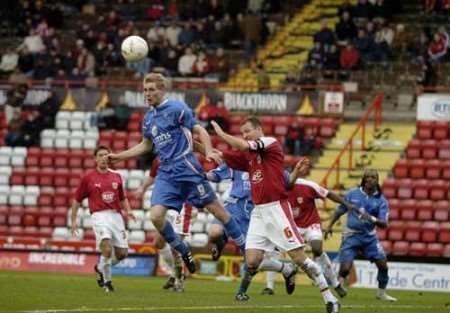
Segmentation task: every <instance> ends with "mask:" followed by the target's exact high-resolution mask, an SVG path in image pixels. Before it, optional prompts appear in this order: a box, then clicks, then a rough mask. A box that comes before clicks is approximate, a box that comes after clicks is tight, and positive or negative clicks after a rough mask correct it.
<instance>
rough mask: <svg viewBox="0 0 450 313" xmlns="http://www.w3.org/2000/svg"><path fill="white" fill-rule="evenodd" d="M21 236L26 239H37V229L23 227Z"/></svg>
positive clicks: (34, 227)
mask: <svg viewBox="0 0 450 313" xmlns="http://www.w3.org/2000/svg"><path fill="white" fill-rule="evenodd" d="M23 234H24V236H26V237H32V238H36V237H39V228H37V227H36V226H25V227H24V228H23Z"/></svg>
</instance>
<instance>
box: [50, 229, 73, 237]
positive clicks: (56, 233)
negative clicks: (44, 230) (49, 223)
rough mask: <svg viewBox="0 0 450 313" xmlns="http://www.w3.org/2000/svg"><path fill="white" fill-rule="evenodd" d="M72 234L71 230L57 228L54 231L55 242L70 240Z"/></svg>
mask: <svg viewBox="0 0 450 313" xmlns="http://www.w3.org/2000/svg"><path fill="white" fill-rule="evenodd" d="M70 237H71V234H70V232H69V229H68V228H66V227H55V228H54V229H53V234H52V239H53V240H68V239H70Z"/></svg>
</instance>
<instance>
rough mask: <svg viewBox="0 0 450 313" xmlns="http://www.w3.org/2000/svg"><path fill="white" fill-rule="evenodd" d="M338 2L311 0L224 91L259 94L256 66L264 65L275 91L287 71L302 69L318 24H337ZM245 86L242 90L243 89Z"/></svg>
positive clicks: (229, 82) (335, 0)
mask: <svg viewBox="0 0 450 313" xmlns="http://www.w3.org/2000/svg"><path fill="white" fill-rule="evenodd" d="M341 3H342V1H341V0H313V1H311V2H310V3H309V4H307V5H305V6H304V7H303V8H302V9H301V10H300V11H299V12H298V13H297V14H296V15H294V17H293V18H292V19H291V20H290V21H289V22H288V23H287V24H286V25H285V26H284V27H283V28H282V29H281V30H280V31H278V32H277V33H276V34H275V35H274V36H273V37H272V38H271V39H270V40H269V41H268V43H267V44H266V45H265V46H264V47H262V48H260V49H259V50H258V52H257V54H256V57H255V60H254V61H253V62H251V63H250V64H249V65H248V66H247V67H243V68H241V69H240V70H239V71H238V72H237V73H236V75H235V76H233V77H231V78H230V80H229V81H228V83H227V84H226V86H225V87H224V88H223V90H224V91H236V90H240V91H258V85H257V79H256V76H257V75H256V72H255V71H254V69H255V68H256V65H257V64H263V65H264V68H265V70H266V71H267V73H268V74H269V76H270V81H271V83H270V84H271V89H278V88H279V87H280V86H281V84H282V81H283V80H284V79H285V77H286V74H287V73H288V72H289V71H292V70H295V69H297V68H299V66H300V67H301V66H302V65H303V64H304V63H305V62H306V60H307V58H308V51H309V50H310V49H311V48H312V47H313V35H314V34H315V33H316V32H317V31H319V29H320V23H319V20H320V18H322V17H328V23H329V26H330V27H334V25H335V24H336V23H337V22H338V17H337V8H338V6H339V5H340V4H341ZM243 86H244V87H243Z"/></svg>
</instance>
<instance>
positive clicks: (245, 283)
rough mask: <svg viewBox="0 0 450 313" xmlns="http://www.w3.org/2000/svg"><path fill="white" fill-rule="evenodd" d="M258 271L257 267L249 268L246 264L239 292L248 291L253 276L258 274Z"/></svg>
mask: <svg viewBox="0 0 450 313" xmlns="http://www.w3.org/2000/svg"><path fill="white" fill-rule="evenodd" d="M257 272H258V271H257V270H255V269H249V268H248V267H247V264H245V265H244V275H242V279H241V284H240V285H239V293H244V294H245V293H246V292H247V289H248V287H249V286H250V283H251V282H252V279H253V276H255V275H256V273H257Z"/></svg>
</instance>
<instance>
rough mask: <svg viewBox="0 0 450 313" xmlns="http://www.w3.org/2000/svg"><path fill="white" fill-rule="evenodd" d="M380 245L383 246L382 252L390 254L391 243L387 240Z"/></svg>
mask: <svg viewBox="0 0 450 313" xmlns="http://www.w3.org/2000/svg"><path fill="white" fill-rule="evenodd" d="M381 245H382V246H383V249H384V252H385V253H386V254H391V253H392V242H390V241H388V240H384V241H382V242H381Z"/></svg>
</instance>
